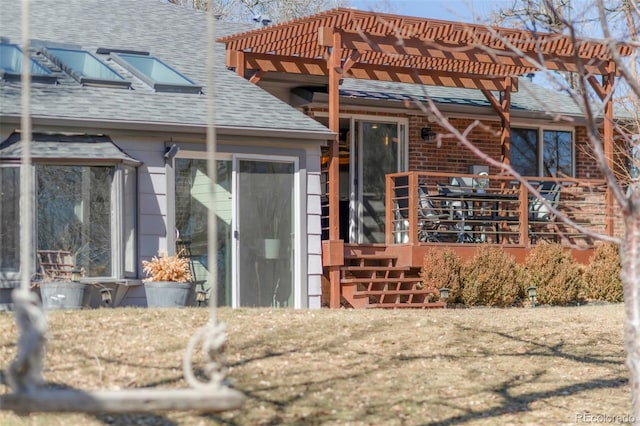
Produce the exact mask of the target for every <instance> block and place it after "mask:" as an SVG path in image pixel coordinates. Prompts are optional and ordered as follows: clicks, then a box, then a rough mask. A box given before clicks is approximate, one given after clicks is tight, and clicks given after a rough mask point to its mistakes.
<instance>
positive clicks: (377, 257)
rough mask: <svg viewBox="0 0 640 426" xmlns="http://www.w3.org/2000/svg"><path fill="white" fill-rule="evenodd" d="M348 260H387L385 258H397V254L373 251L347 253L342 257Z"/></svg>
mask: <svg viewBox="0 0 640 426" xmlns="http://www.w3.org/2000/svg"><path fill="white" fill-rule="evenodd" d="M344 258H345V259H349V260H359V259H367V260H387V259H392V260H395V259H398V256H396V255H395V254H385V253H375V254H348V255H346V256H345V257H344Z"/></svg>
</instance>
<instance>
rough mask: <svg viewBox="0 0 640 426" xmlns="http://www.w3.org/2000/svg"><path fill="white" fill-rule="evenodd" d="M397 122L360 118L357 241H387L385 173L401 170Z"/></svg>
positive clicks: (355, 183)
mask: <svg viewBox="0 0 640 426" xmlns="http://www.w3.org/2000/svg"><path fill="white" fill-rule="evenodd" d="M398 127H399V126H398V123H395V122H394V123H378V122H369V121H360V122H357V128H358V134H359V142H358V153H359V155H358V165H359V167H358V179H357V180H355V181H354V185H355V186H356V187H357V194H358V205H357V212H356V220H357V222H358V223H357V225H358V226H357V230H358V237H357V240H358V243H384V241H385V237H384V230H385V224H384V221H385V175H386V174H387V173H396V172H398V170H399V167H400V162H399V153H400V152H403V151H402V146H401V144H402V142H401V140H402V138H399V137H398Z"/></svg>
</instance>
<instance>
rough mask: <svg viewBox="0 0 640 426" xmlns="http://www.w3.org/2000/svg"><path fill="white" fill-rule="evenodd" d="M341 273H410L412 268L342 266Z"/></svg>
mask: <svg viewBox="0 0 640 426" xmlns="http://www.w3.org/2000/svg"><path fill="white" fill-rule="evenodd" d="M340 270H341V271H363V272H364V271H398V272H402V271H409V270H411V268H409V267H408V266H354V265H347V266H341V267H340Z"/></svg>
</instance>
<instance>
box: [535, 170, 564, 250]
mask: <svg viewBox="0 0 640 426" xmlns="http://www.w3.org/2000/svg"><path fill="white" fill-rule="evenodd" d="M537 189H538V192H539V193H540V195H542V197H543V198H544V199H545V200H546V201H547V202H548V203H549V205H551V207H553V208H554V209H556V208H558V204H559V203H560V189H561V186H560V184H558V183H556V182H551V181H544V182H542V183H540V185H538V188H537ZM528 216H529V239H530V240H531V243H532V244H535V242H536V241H537V239H538V237H539V236H540V229H542V228H544V227H545V226H546V225H547V224H549V223H550V222H553V221H554V219H555V215H554V213H553V211H552V210H551V209H549V207H547V206H546V205H545V204H544V203H543V202H542V201H541V200H540V199H539V198H534V199H533V200H531V201H530V202H529V209H528Z"/></svg>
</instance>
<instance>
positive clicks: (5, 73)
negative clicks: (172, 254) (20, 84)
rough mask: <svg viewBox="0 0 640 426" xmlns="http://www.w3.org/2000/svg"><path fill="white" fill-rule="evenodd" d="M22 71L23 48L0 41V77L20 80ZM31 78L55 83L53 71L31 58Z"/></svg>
mask: <svg viewBox="0 0 640 426" xmlns="http://www.w3.org/2000/svg"><path fill="white" fill-rule="evenodd" d="M21 73H22V50H21V49H20V48H19V47H18V46H17V45H15V44H7V43H0V77H1V78H3V79H5V80H20V74H21ZM31 80H32V81H37V82H42V83H55V81H56V76H55V75H53V74H51V71H49V70H48V69H46V68H45V67H43V66H42V65H40V64H39V63H37V62H36V61H34V60H33V59H31Z"/></svg>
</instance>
